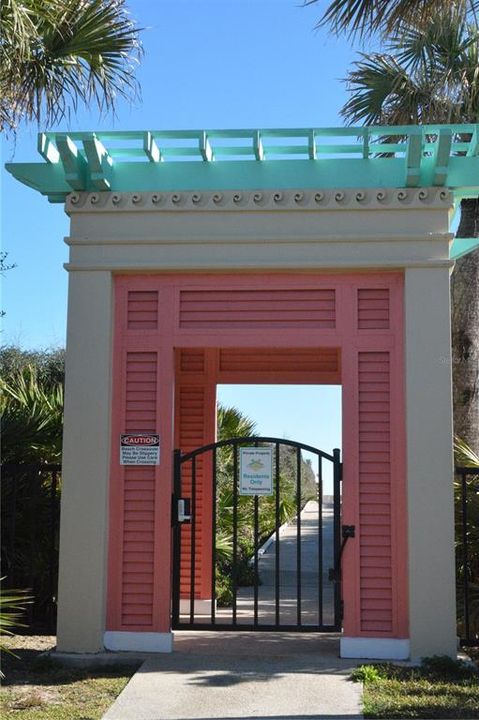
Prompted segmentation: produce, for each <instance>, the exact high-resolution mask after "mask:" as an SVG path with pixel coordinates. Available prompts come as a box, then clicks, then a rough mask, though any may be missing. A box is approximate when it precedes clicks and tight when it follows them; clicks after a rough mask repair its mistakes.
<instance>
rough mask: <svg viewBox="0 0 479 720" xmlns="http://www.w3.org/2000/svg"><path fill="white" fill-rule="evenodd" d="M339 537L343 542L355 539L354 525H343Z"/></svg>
mask: <svg viewBox="0 0 479 720" xmlns="http://www.w3.org/2000/svg"><path fill="white" fill-rule="evenodd" d="M341 535H342V538H343V540H346V539H347V538H353V537H356V525H343V526H342V527H341Z"/></svg>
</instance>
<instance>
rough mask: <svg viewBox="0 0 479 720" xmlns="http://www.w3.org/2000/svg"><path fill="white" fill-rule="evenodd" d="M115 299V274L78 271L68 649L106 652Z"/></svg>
mask: <svg viewBox="0 0 479 720" xmlns="http://www.w3.org/2000/svg"><path fill="white" fill-rule="evenodd" d="M112 301H113V297H112V280H111V273H110V272H104V271H96V272H88V271H83V272H78V271H75V272H71V273H70V278H69V292H68V331H67V358H66V388H65V423H64V444H63V488H62V502H61V526H60V527H61V536H60V571H59V590H58V594H59V602H58V608H59V611H58V645H57V649H58V650H59V651H63V652H69V651H75V652H82V651H83V652H97V651H99V650H102V649H103V632H104V629H105V599H106V577H107V573H106V567H107V533H108V478H109V467H110V409H111V397H110V396H111V333H112V311H113V308H112Z"/></svg>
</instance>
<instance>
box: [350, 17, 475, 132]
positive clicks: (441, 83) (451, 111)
mask: <svg viewBox="0 0 479 720" xmlns="http://www.w3.org/2000/svg"><path fill="white" fill-rule="evenodd" d="M478 48H479V32H478V30H477V26H471V25H468V24H467V23H466V22H465V20H464V17H463V16H462V15H461V14H460V13H459V12H458V11H457V9H456V7H455V6H451V7H450V9H449V12H448V13H446V14H444V15H443V16H441V17H439V18H438V19H437V20H432V21H431V22H430V23H429V25H428V26H427V28H421V27H420V26H418V25H415V24H407V25H405V26H404V27H403V29H402V30H401V31H400V32H399V33H396V34H393V35H392V36H391V38H390V39H389V41H388V42H387V43H386V47H385V50H386V52H384V53H371V54H366V53H361V54H359V59H358V60H357V61H356V62H355V63H354V65H353V69H352V70H351V71H350V73H349V74H348V77H347V79H346V81H347V84H348V90H349V92H350V93H351V96H350V98H349V100H348V101H347V103H346V104H345V105H344V106H343V108H342V111H341V114H342V115H343V117H345V118H346V120H347V121H348V123H350V124H366V125H375V124H381V125H383V124H384V125H385V124H388V125H403V124H422V123H461V122H477V120H478V119H479V70H478Z"/></svg>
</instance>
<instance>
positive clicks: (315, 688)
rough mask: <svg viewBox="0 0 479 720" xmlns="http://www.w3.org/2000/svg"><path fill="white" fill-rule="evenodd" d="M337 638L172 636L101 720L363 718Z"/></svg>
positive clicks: (237, 634) (350, 665)
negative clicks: (167, 648) (167, 650)
mask: <svg viewBox="0 0 479 720" xmlns="http://www.w3.org/2000/svg"><path fill="white" fill-rule="evenodd" d="M338 654H339V640H338V637H337V636H336V635H318V634H316V633H311V634H297V633H278V632H275V633H248V632H229V633H228V632H180V633H175V650H174V652H173V653H172V654H165V655H152V656H150V657H149V658H148V659H147V660H145V662H144V663H143V665H142V666H141V668H140V669H139V670H138V672H137V673H136V674H135V675H134V676H133V678H132V679H131V680H130V682H129V683H128V685H127V686H126V688H125V689H124V690H123V692H122V693H121V694H120V695H119V697H118V698H117V700H116V701H115V703H114V704H113V705H112V707H111V708H110V709H109V710H108V711H107V713H106V714H105V715H104V719H105V720H193V719H194V718H196V719H200V718H201V719H204V720H220V719H221V718H236V719H237V720H240V719H241V720H249V719H250V718H259V719H261V718H263V719H264V720H266V719H268V720H288V719H289V718H293V719H294V720H320V719H321V720H333V719H337V720H339V719H340V718H344V719H346V718H347V719H348V720H353V719H359V718H361V717H362V715H361V710H360V695H361V687H360V686H359V685H357V684H354V683H352V682H350V681H349V680H348V676H349V674H350V672H351V670H352V668H353V667H354V666H355V662H354V661H351V660H341V659H340V658H339V657H338Z"/></svg>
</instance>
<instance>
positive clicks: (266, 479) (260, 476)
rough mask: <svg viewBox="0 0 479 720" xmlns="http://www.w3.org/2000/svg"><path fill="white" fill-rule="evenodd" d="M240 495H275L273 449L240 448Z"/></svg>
mask: <svg viewBox="0 0 479 720" xmlns="http://www.w3.org/2000/svg"><path fill="white" fill-rule="evenodd" d="M239 494H240V495H272V494H273V460H272V450H271V448H256V447H252V448H240V482H239Z"/></svg>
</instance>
